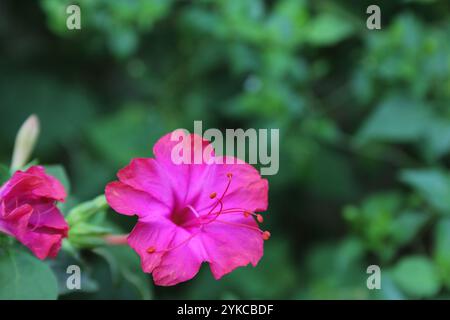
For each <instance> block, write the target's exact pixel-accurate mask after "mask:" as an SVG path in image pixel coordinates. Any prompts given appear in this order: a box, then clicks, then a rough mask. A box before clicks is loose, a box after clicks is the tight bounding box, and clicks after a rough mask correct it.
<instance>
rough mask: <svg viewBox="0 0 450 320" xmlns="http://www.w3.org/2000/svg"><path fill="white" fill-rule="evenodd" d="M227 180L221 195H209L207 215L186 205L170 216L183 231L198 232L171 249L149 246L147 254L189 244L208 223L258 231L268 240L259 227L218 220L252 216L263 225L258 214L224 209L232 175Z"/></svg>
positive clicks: (238, 209) (228, 174) (168, 249)
mask: <svg viewBox="0 0 450 320" xmlns="http://www.w3.org/2000/svg"><path fill="white" fill-rule="evenodd" d="M226 176H227V179H228V183H227V185H226V187H225V190H224V192H223V193H222V195H221V196H220V197H219V198H217V193H216V192H212V193H211V194H210V195H209V198H210V199H211V200H214V199H216V200H215V202H214V203H212V204H211V206H210V207H211V209H210V210H209V211H208V213H206V214H203V215H200V214H199V213H198V212H197V211H196V210H195V208H193V207H192V206H191V205H187V206H186V207H185V208H183V209H182V210H177V211H175V212H174V214H172V216H171V220H172V221H173V222H174V223H175V224H176V225H178V226H180V227H183V228H185V229H188V228H194V227H199V230H198V231H195V232H193V233H192V234H191V235H190V236H189V237H188V238H187V239H185V240H184V241H182V242H181V243H179V244H177V245H175V246H173V247H169V248H167V249H164V250H158V249H157V248H155V247H154V246H151V247H149V248H148V249H147V253H149V254H152V253H163V252H169V251H171V250H174V249H176V248H178V247H180V246H181V245H183V244H186V243H187V242H189V241H190V240H191V239H192V238H193V237H195V236H196V235H198V234H199V233H200V232H201V229H202V227H203V226H205V225H208V224H210V223H213V222H214V223H222V224H226V225H231V226H235V227H242V228H247V229H251V230H255V231H258V232H259V233H260V234H261V237H262V238H263V239H264V240H268V239H269V238H270V232H269V231H263V230H261V229H260V228H259V227H255V226H252V225H249V224H245V223H238V222H231V221H225V220H222V219H220V217H221V216H222V215H229V214H242V215H243V216H244V217H245V218H249V219H250V216H253V217H255V218H256V221H257V222H259V223H263V222H264V219H263V217H262V215H260V214H256V213H254V212H251V211H249V210H247V209H245V208H228V209H224V203H223V199H224V197H225V196H226V194H227V192H228V190H229V189H230V185H231V181H232V179H233V174H232V173H227V175H226Z"/></svg>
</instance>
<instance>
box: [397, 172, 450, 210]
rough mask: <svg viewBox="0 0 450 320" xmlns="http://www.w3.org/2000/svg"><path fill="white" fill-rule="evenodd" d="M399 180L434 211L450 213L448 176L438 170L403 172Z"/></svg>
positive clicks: (449, 180)
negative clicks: (416, 193) (412, 189)
mask: <svg viewBox="0 0 450 320" xmlns="http://www.w3.org/2000/svg"><path fill="white" fill-rule="evenodd" d="M400 180H401V181H403V182H405V183H407V184H408V185H410V186H411V187H413V188H414V189H415V190H416V191H417V192H418V193H419V194H421V195H422V196H423V197H424V199H425V200H426V201H427V202H428V203H429V204H430V205H431V206H433V207H434V208H435V209H436V210H439V211H441V212H443V213H450V176H449V175H448V174H447V173H446V172H443V171H441V170H438V169H421V170H403V171H402V172H401V173H400Z"/></svg>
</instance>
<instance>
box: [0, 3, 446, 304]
mask: <svg viewBox="0 0 450 320" xmlns="http://www.w3.org/2000/svg"><path fill="white" fill-rule="evenodd" d="M71 3H72V1H66V0H41V1H36V2H31V1H30V2H19V1H12V0H6V1H2V3H1V4H0V43H1V51H0V58H1V59H0V161H1V162H4V163H7V162H8V161H9V158H10V155H11V151H12V147H13V145H12V144H13V141H14V135H15V133H16V130H17V129H18V128H19V126H20V124H21V123H22V121H23V120H24V119H25V118H26V117H27V116H28V115H29V114H30V113H36V114H37V115H38V116H39V117H40V119H41V122H42V136H41V139H40V141H39V145H38V149H37V151H36V153H35V154H36V155H38V157H39V159H40V162H42V163H62V164H63V165H64V166H65V167H66V168H67V169H68V176H69V178H70V181H71V193H72V195H71V197H70V199H69V202H70V203H72V204H76V203H79V202H80V201H84V200H89V199H91V198H93V197H94V196H97V195H98V194H101V193H102V192H103V188H104V185H105V183H106V182H108V181H111V180H113V179H114V175H115V172H116V171H117V170H118V169H119V168H120V167H122V166H124V165H126V164H127V163H128V161H129V160H130V159H131V158H133V157H142V156H146V157H150V156H152V152H151V148H152V145H153V143H154V142H155V141H156V140H157V139H158V138H159V137H160V136H161V135H162V134H164V133H166V132H168V131H171V130H173V129H175V128H188V129H189V130H192V129H193V128H192V126H193V121H194V120H203V121H204V128H207V127H217V128H221V129H224V128H238V127H242V128H249V127H253V128H280V171H279V173H278V174H277V175H275V176H270V177H268V179H269V181H270V208H269V211H268V214H267V217H266V218H265V221H266V222H265V223H266V224H267V227H268V228H269V229H270V230H271V232H272V238H271V240H270V241H269V242H267V244H266V247H265V255H264V258H263V259H262V261H261V262H260V264H259V265H258V266H257V267H256V268H252V267H247V268H241V269H239V270H236V271H235V272H233V273H232V274H230V275H227V276H225V277H224V278H223V279H222V280H220V281H215V280H213V278H212V276H211V274H210V273H209V271H208V270H207V267H204V268H202V270H201V271H200V274H199V275H198V276H197V277H196V278H195V279H193V280H191V281H190V282H188V283H184V284H180V285H178V286H176V287H170V288H157V287H152V285H151V281H150V279H149V277H148V276H146V275H144V274H143V273H142V272H141V271H140V267H139V261H138V260H137V256H136V255H135V254H134V253H133V252H132V251H131V249H128V248H126V247H123V248H121V249H120V248H99V249H96V250H95V251H94V252H85V253H83V255H82V256H76V255H70V254H68V253H67V252H70V250H68V251H67V252H64V254H62V255H61V257H60V258H58V260H56V261H54V262H52V263H51V267H52V268H53V270H54V271H56V275H57V278H58V281H59V282H60V285H59V287H60V289H59V294H60V297H62V298H68V299H70V298H130V299H134V298H155V299H161V298H162V299H165V298H192V299H194V298H221V299H239V298H247V299H252V298H276V299H317V298H327V299H342V298H349V299H407V298H447V297H449V292H450V217H449V214H450V172H449V165H450V157H449V153H450V105H449V102H450V42H449V41H448V35H449V33H450V3H449V2H448V1H445V0H441V1H438V0H436V1H419V0H415V1H412V0H409V1H400V0H399V1H384V2H382V3H381V4H380V7H381V13H382V29H381V30H374V31H370V30H368V29H367V28H366V25H365V23H366V18H367V15H366V13H365V12H366V8H367V6H368V5H370V4H372V3H371V1H325V0H319V1H306V0H305V1H303V0H280V1H269V0H266V1H263V0H248V1H241V0H214V1H213V0H198V1H167V0H150V1H145V0H128V1H126V0H117V1H106V0H96V1H94V0H79V1H77V2H76V3H78V4H79V5H80V7H81V17H82V29H81V30H79V31H70V30H67V28H66V17H67V14H66V13H65V8H66V7H67V5H68V4H71ZM2 170H3V169H1V168H0V171H1V172H3V171H2ZM60 173H61V172H60ZM55 174H57V173H55ZM103 215H104V216H105V217H106V218H105V219H107V220H108V221H109V223H111V224H114V225H115V226H120V228H121V230H122V231H123V232H128V231H130V230H131V227H132V224H133V222H134V221H130V220H132V219H130V218H127V217H123V216H119V215H116V214H114V213H113V212H108V213H107V214H106V215H105V214H103ZM116 249H117V250H116ZM17 259H24V260H26V259H29V258H28V256H27V255H25V254H24V253H20V256H18V258H17ZM74 259H75V260H74ZM68 261H72V262H68ZM73 261H76V262H77V263H82V266H83V270H87V271H86V272H85V273H84V275H83V288H84V291H82V292H76V293H73V292H68V291H67V290H64V288H65V287H64V280H65V278H64V277H65V274H64V271H65V270H64V268H63V266H64V265H66V264H67V263H73ZM66 262H67V263H66ZM8 263H9V262H8V261H6V260H5V259H3V260H0V265H1V264H8ZM371 264H376V265H379V266H380V267H381V271H382V290H368V289H367V287H366V280H367V278H368V276H369V275H368V274H367V273H366V268H367V267H368V266H369V265H371ZM5 268H6V267H5ZM27 268H28V267H27ZM37 268H45V265H42V264H40V265H39V266H37ZM58 270H59V271H58ZM43 275H44V277H45V276H46V275H47V276H48V272H45V271H44V272H43ZM0 277H1V275H0ZM44 280H45V279H44ZM44 280H42V281H44ZM45 281H46V280H45ZM49 281H50V282H52V283H53V282H54V279H52V280H49ZM61 281H62V282H61ZM61 283H62V284H61ZM54 290H56V286H55V289H54ZM44 291H45V290H44ZM52 294H53V295H54V294H55V293H48V292H43V293H42V295H43V297H48V298H51V297H52Z"/></svg>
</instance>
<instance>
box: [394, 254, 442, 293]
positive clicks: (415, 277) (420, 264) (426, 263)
mask: <svg viewBox="0 0 450 320" xmlns="http://www.w3.org/2000/svg"><path fill="white" fill-rule="evenodd" d="M392 278H393V280H394V282H395V283H396V284H397V285H398V286H399V287H400V288H401V289H402V290H403V291H404V292H405V293H406V294H408V295H410V296H411V297H414V298H422V297H432V296H433V295H435V294H436V293H437V292H438V291H439V289H440V286H441V283H440V281H439V276H438V272H437V270H436V268H435V266H434V265H433V263H432V261H430V259H428V258H427V257H425V256H420V255H417V256H409V257H406V258H403V259H402V260H400V261H399V262H398V263H397V264H396V265H395V266H394V268H393V270H392Z"/></svg>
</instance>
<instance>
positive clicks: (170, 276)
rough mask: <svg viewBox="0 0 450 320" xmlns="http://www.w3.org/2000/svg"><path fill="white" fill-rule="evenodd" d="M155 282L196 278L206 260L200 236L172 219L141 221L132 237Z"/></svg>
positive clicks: (174, 281)
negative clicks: (174, 222)
mask: <svg viewBox="0 0 450 320" xmlns="http://www.w3.org/2000/svg"><path fill="white" fill-rule="evenodd" d="M128 243H129V245H130V246H131V247H132V248H133V249H134V250H135V251H136V252H137V253H138V254H139V256H140V257H141V266H142V269H143V270H144V272H147V273H152V274H153V280H154V282H155V284H157V285H160V286H171V285H175V284H177V283H179V282H183V281H187V280H189V279H191V278H193V277H194V276H195V275H196V274H197V272H198V270H199V268H200V265H201V263H202V261H203V260H204V258H205V257H204V254H203V253H204V250H203V249H202V248H203V244H202V243H201V242H200V240H199V239H198V238H197V237H196V236H195V235H192V234H191V233H189V232H187V231H186V230H184V229H183V228H180V227H178V226H176V225H175V224H173V223H172V222H171V221H170V220H168V219H157V220H156V219H154V220H152V221H147V222H138V223H137V224H136V226H135V227H134V229H133V231H132V232H131V233H130V235H129V237H128Z"/></svg>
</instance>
